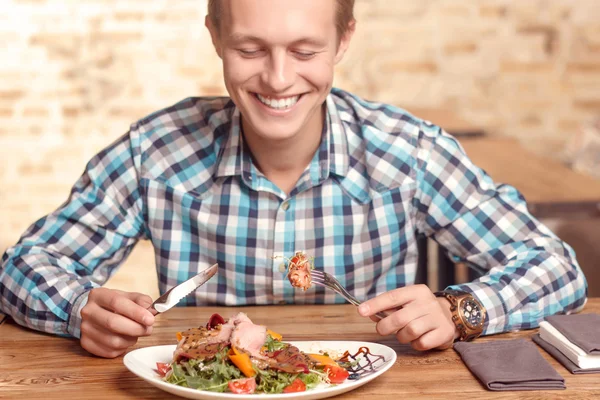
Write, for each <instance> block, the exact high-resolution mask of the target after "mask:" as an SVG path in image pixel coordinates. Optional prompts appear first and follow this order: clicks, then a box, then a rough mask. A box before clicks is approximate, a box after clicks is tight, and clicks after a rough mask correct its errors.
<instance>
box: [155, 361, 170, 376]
mask: <svg viewBox="0 0 600 400" xmlns="http://www.w3.org/2000/svg"><path fill="white" fill-rule="evenodd" d="M156 369H157V370H158V374H159V375H160V376H165V375H167V372H169V371H170V370H171V365H169V364H167V363H161V362H157V363H156Z"/></svg>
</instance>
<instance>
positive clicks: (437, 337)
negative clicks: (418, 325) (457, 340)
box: [410, 329, 454, 351]
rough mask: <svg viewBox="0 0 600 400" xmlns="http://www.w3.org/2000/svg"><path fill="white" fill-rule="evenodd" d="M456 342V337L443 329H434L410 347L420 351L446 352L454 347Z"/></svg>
mask: <svg viewBox="0 0 600 400" xmlns="http://www.w3.org/2000/svg"><path fill="white" fill-rule="evenodd" d="M453 342H454V335H453V334H449V333H448V331H444V330H443V329H434V330H432V331H429V332H427V333H425V334H424V335H422V336H421V337H419V338H418V339H416V340H414V341H412V342H411V343H410V345H411V346H412V348H413V349H415V350H419V351H425V350H431V349H436V348H437V349H440V350H444V349H447V348H449V347H450V346H452V343H453Z"/></svg>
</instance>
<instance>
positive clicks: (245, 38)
mask: <svg viewBox="0 0 600 400" xmlns="http://www.w3.org/2000/svg"><path fill="white" fill-rule="evenodd" d="M227 38H228V39H229V40H231V41H232V42H262V41H263V40H262V39H261V38H259V37H258V36H253V35H245V34H243V33H232V34H230V35H229V36H228V37H227Z"/></svg>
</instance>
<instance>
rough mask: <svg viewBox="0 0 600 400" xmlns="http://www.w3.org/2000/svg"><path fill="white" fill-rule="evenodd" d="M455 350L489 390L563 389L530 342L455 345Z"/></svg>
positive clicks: (559, 378)
mask: <svg viewBox="0 0 600 400" xmlns="http://www.w3.org/2000/svg"><path fill="white" fill-rule="evenodd" d="M454 350H456V351H457V352H458V353H459V354H460V356H461V358H462V359H463V361H464V362H465V364H466V365H467V367H468V368H469V370H471V372H472V373H473V375H475V376H476V377H477V379H479V380H480V381H481V383H483V384H484V385H485V386H486V387H487V388H488V389H490V390H497V391H503V390H552V389H566V386H565V380H564V379H563V377H562V376H560V375H559V374H558V372H556V371H555V370H554V368H552V366H551V365H550V364H549V363H548V361H546V360H544V358H543V357H542V355H541V354H540V353H539V351H538V350H537V347H535V345H534V344H533V343H531V342H530V341H527V340H524V339H514V340H498V341H494V342H483V343H468V342H458V343H455V344H454Z"/></svg>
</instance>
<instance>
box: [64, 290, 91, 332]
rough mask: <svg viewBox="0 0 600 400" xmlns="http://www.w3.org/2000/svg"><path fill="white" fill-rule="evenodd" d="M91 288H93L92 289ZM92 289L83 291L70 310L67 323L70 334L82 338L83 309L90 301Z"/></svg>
mask: <svg viewBox="0 0 600 400" xmlns="http://www.w3.org/2000/svg"><path fill="white" fill-rule="evenodd" d="M90 290H91V289H90ZM90 290H86V291H85V292H83V293H81V294H80V295H79V296H78V297H77V298H76V299H75V302H74V303H73V305H72V306H71V309H70V310H69V322H68V323H67V332H68V333H69V335H71V336H73V337H75V338H77V339H79V338H81V309H82V308H83V307H85V305H86V304H87V301H88V296H89V294H90Z"/></svg>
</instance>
